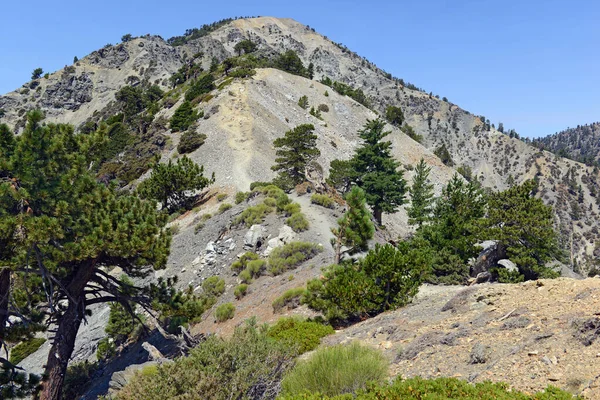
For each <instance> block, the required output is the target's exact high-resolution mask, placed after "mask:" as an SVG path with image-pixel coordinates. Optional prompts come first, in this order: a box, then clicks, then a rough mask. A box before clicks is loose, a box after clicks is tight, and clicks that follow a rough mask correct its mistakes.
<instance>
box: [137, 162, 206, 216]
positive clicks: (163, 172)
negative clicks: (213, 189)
mask: <svg viewBox="0 0 600 400" xmlns="http://www.w3.org/2000/svg"><path fill="white" fill-rule="evenodd" d="M214 181H215V174H214V173H213V174H212V177H211V178H210V179H209V178H206V177H205V176H204V166H199V165H198V164H196V163H194V162H193V161H192V160H190V159H189V158H188V157H187V156H183V157H181V158H179V159H178V160H177V162H176V163H175V164H174V163H173V162H172V161H171V160H169V162H168V163H166V164H164V163H159V164H156V165H155V166H154V169H153V170H152V174H151V175H150V178H148V179H146V180H145V181H143V182H142V183H141V184H140V186H139V187H138V193H139V195H140V196H141V197H142V198H146V199H154V200H157V201H159V202H160V203H161V204H162V208H163V209H164V210H169V211H170V212H173V211H176V210H177V209H179V208H181V207H184V206H186V203H187V202H188V201H189V199H190V197H191V194H190V193H191V192H193V191H196V190H201V189H204V188H205V187H207V186H208V185H210V184H212V183H214Z"/></svg>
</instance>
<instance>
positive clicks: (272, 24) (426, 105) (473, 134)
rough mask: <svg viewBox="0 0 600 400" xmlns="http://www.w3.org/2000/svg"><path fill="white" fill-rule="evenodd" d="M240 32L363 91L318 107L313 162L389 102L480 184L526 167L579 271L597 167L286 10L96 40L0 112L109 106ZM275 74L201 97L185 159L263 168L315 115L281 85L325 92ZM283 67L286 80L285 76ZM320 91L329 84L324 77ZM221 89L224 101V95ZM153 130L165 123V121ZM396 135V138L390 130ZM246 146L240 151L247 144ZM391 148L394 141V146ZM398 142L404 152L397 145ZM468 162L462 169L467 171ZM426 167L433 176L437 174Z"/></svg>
mask: <svg viewBox="0 0 600 400" xmlns="http://www.w3.org/2000/svg"><path fill="white" fill-rule="evenodd" d="M245 38H246V39H250V40H252V41H253V42H255V43H257V44H258V49H259V52H260V53H261V54H262V55H264V56H269V55H274V54H279V53H282V52H284V51H286V50H289V49H292V50H294V51H296V52H297V54H298V55H299V56H300V58H301V59H302V60H303V61H304V63H305V65H308V64H309V63H312V64H313V66H314V79H315V80H320V79H322V78H325V77H326V78H330V79H331V80H333V81H339V82H342V83H344V84H348V85H350V86H351V87H353V88H355V89H361V90H362V91H363V92H364V93H365V94H366V95H367V98H368V102H369V103H370V106H371V109H372V110H373V111H368V110H366V109H364V108H363V107H362V106H361V105H359V104H357V103H355V102H350V101H349V100H348V99H346V100H348V104H352V105H351V106H348V105H346V104H345V103H340V104H343V107H341V108H340V109H339V110H338V109H335V107H331V110H332V111H331V112H330V113H329V114H327V115H326V116H325V122H324V123H326V124H328V126H327V127H325V126H321V125H318V131H319V134H320V136H321V138H322V139H321V142H320V144H321V145H322V146H323V148H324V149H325V151H323V154H324V155H323V156H322V158H321V160H320V164H321V166H322V167H324V168H325V169H326V168H327V167H328V161H329V160H331V159H333V158H336V157H342V158H343V156H344V155H347V156H349V154H350V153H349V152H350V150H351V148H352V145H353V144H354V142H352V140H353V139H350V138H351V136H348V135H353V134H355V132H356V130H357V129H358V127H359V126H360V124H361V123H362V122H363V121H364V119H365V118H373V117H374V116H375V115H376V114H374V113H373V112H379V113H382V112H383V111H384V109H385V107H386V106H388V105H398V106H400V107H401V108H402V110H403V111H404V114H405V116H406V122H407V123H408V124H409V125H411V126H412V127H413V128H414V130H415V131H416V133H417V134H419V135H421V136H422V137H423V145H424V146H425V147H426V148H427V149H428V150H429V152H433V151H434V150H436V149H439V148H440V147H441V146H444V147H445V148H446V149H447V150H448V154H449V156H450V158H451V160H452V165H453V166H454V167H456V168H458V167H461V168H462V169H461V170H462V171H463V173H464V174H465V175H471V179H478V180H480V181H481V182H482V183H483V185H484V186H486V187H488V188H490V189H493V190H502V189H505V188H507V187H508V186H510V185H511V184H513V183H520V182H522V181H524V180H526V179H532V178H534V179H536V180H537V181H538V182H539V191H538V192H539V195H540V196H541V197H542V198H543V199H544V200H545V201H546V202H547V203H548V204H551V205H553V206H554V207H555V209H556V211H557V220H556V223H557V227H559V229H560V232H561V240H562V243H563V246H564V248H565V249H566V250H567V252H568V253H569V254H570V258H571V266H576V269H580V270H581V272H584V273H585V272H586V271H587V270H588V269H590V268H591V266H592V263H593V262H592V261H593V258H594V257H595V254H594V251H595V250H596V242H597V241H598V239H599V238H600V236H599V235H600V233H599V231H598V226H597V225H598V218H597V216H598V213H599V212H600V209H599V206H598V204H597V201H596V199H597V198H598V197H597V193H598V192H599V188H600V185H599V179H600V178H599V175H598V171H597V170H595V169H593V168H591V167H586V166H585V165H583V164H580V163H577V162H574V161H571V160H566V159H563V158H560V157H557V156H555V155H554V154H551V153H549V152H544V151H540V150H539V149H537V148H535V147H533V146H530V145H528V144H526V143H524V142H522V141H520V140H518V139H511V138H509V137H508V136H506V135H503V134H502V133H500V132H498V131H496V130H495V129H494V128H492V127H491V126H490V125H489V123H486V121H485V118H483V117H479V116H475V115H472V114H470V113H469V112H468V111H465V110H462V109H461V108H460V107H458V106H457V105H454V104H452V103H450V102H448V101H443V100H440V99H438V98H436V97H435V96H432V95H430V94H426V93H423V92H422V91H419V90H416V88H415V87H414V86H412V85H409V84H405V83H404V81H402V80H400V79H395V78H393V77H391V75H390V74H388V73H386V72H384V71H382V70H380V69H379V68H377V67H376V66H375V65H373V64H372V63H370V62H369V61H367V60H365V59H364V58H361V57H360V56H358V55H357V54H355V53H353V52H351V51H350V50H348V49H347V48H345V47H344V46H342V45H339V44H336V43H333V42H332V41H330V40H328V39H327V38H326V37H323V36H322V35H320V34H318V33H316V32H314V30H312V29H310V28H309V27H306V26H304V25H302V24H300V23H298V22H296V21H293V20H290V19H277V18H271V17H261V18H251V19H239V20H234V21H232V22H230V23H227V24H224V25H223V26H221V27H220V28H218V29H216V30H214V31H211V32H205V34H204V36H201V37H199V38H195V39H194V38H192V37H190V38H189V40H183V41H180V43H174V44H180V45H178V46H171V45H169V44H168V43H167V42H165V41H164V40H163V39H162V38H160V37H152V36H146V37H142V38H136V39H134V40H132V41H129V42H127V43H122V44H119V45H115V46H107V47H105V48H103V49H101V50H99V51H96V52H93V53H92V54H90V55H88V56H87V57H85V58H83V59H82V60H80V61H78V62H77V63H76V64H75V65H74V66H70V67H66V68H65V69H63V70H60V71H57V72H55V73H53V74H50V75H49V76H48V78H41V79H39V80H35V81H32V82H29V83H27V84H25V85H24V86H23V87H22V88H20V89H19V90H17V91H15V92H12V93H9V94H7V95H5V96H2V97H0V109H3V110H4V116H3V117H2V121H3V122H7V123H8V124H10V125H12V126H14V127H17V128H22V127H23V126H24V119H23V116H24V114H25V112H26V111H27V110H29V109H32V108H35V107H41V108H43V109H44V110H45V111H46V112H47V114H48V116H49V118H50V120H54V121H59V122H70V123H73V124H75V125H79V124H82V123H84V122H85V121H88V120H90V119H92V120H93V119H94V118H96V116H97V115H104V113H106V112H107V110H110V107H111V102H113V100H114V94H115V92H116V91H117V90H118V89H119V88H120V87H123V86H124V85H127V84H133V85H135V84H138V83H139V82H143V81H146V82H149V83H151V84H157V85H159V86H160V87H162V88H163V89H164V90H168V89H170V87H171V84H170V82H169V80H168V79H169V78H170V77H171V76H172V74H173V73H174V72H176V71H177V70H178V69H179V68H180V67H181V66H182V65H184V64H185V63H189V60H191V59H193V58H194V57H199V62H200V64H201V65H202V66H203V67H204V69H205V70H208V69H209V67H210V64H211V62H212V60H213V58H216V59H217V60H218V61H222V60H223V59H225V58H227V57H229V56H232V55H234V54H235V49H234V47H235V45H236V44H237V43H239V42H240V40H242V39H245ZM285 75H287V74H285V73H282V72H277V71H261V72H259V74H258V75H257V76H256V77H254V78H253V79H251V80H250V81H249V82H250V83H244V85H246V86H248V87H247V88H246V87H244V88H243V89H244V92H241V91H240V89H242V88H241V87H239V85H240V84H239V83H236V84H234V86H233V87H231V88H228V89H227V90H224V91H221V92H219V96H218V97H219V98H218V99H213V100H211V102H209V103H208V104H207V105H206V107H204V109H205V111H206V112H207V115H209V116H210V114H212V113H213V111H215V115H216V118H213V117H210V118H209V119H208V120H207V121H203V122H202V123H201V124H200V127H199V129H200V130H202V131H203V132H204V133H206V134H207V135H208V136H209V139H208V141H207V144H206V145H205V146H203V147H202V148H201V150H200V151H199V152H198V153H197V154H196V155H195V156H194V157H195V158H196V160H200V157H203V158H202V160H201V161H202V162H203V163H205V164H207V165H208V169H209V170H211V169H212V170H215V172H216V173H217V181H218V182H219V183H220V184H231V185H234V186H236V187H237V188H240V189H246V188H247V185H248V183H249V182H250V181H252V180H255V179H258V178H259V177H262V176H264V175H265V174H270V173H271V172H270V171H269V170H268V168H265V167H268V166H269V165H271V163H272V159H273V154H274V153H273V150H272V149H269V150H268V151H266V149H267V148H268V147H269V144H270V142H271V140H272V139H273V138H274V137H275V135H279V134H282V133H283V132H284V131H285V130H286V129H288V128H289V127H290V126H293V125H294V124H296V123H299V122H306V121H312V122H313V123H315V124H317V123H319V122H318V121H316V122H315V121H313V120H312V119H311V117H310V116H307V115H306V113H303V110H301V109H299V108H296V109H294V111H293V112H287V111H286V112H284V111H282V110H281V109H280V107H282V106H293V105H294V104H293V102H294V101H297V97H295V95H292V94H291V93H293V92H289V88H290V87H294V85H295V87H298V86H300V87H303V88H302V90H300V91H299V92H298V93H299V94H300V92H302V93H303V94H306V95H308V96H309V97H312V100H311V104H312V103H314V104H315V105H316V104H319V103H324V104H327V102H326V101H325V100H326V99H325V98H324V92H325V90H328V88H326V87H325V86H323V85H321V84H319V83H317V82H316V81H313V82H308V81H305V80H303V79H297V78H285V79H283V77H284V76H285ZM276 77H282V78H281V79H279V78H276ZM286 79H288V80H289V79H291V81H290V82H289V83H286V82H285V81H286ZM277 85H281V90H280V89H278V91H279V92H280V93H283V94H281V95H279V97H278V96H277V95H274V96H271V94H270V93H269V92H270V91H271V90H273V89H272V88H273V87H274V86H277ZM286 85H287V86H286ZM311 85H312V87H310V86H311ZM304 86H308V87H304ZM284 88H285V90H282V89H284ZM411 88H412V89H411ZM230 92H231V93H233V95H230V94H229V93H230ZM304 92H306V93H304ZM328 92H329V93H330V94H334V90H333V89H332V88H329V90H328ZM228 96H229V97H231V98H230V99H229V100H231V101H227V102H225V100H224V99H227V98H228ZM336 98H337V97H336ZM221 103H222V104H221ZM217 106H219V108H216V107H217ZM173 110H174V108H173V109H169V110H165V111H162V112H161V113H162V114H161V113H159V114H158V116H160V115H164V116H167V117H168V116H170V115H171V114H172V112H173ZM217 110H219V111H217ZM259 111H260V112H259ZM330 116H331V117H330ZM286 118H287V119H288V120H289V122H287V121H286V120H285V119H286ZM328 118H329V119H331V118H333V120H332V121H329V120H328ZM335 120H339V121H340V123H339V124H337V123H336V122H335ZM217 121H219V122H217ZM284 121H285V122H284ZM203 124H205V125H206V126H203ZM158 129H159V130H160V128H158ZM395 132H396V131H395ZM162 133H164V134H166V135H170V133H169V132H168V130H167V129H165V128H163V132H162ZM222 133H224V134H226V137H227V141H226V142H225V141H220V140H215V138H217V137H219V138H220V137H225V136H221V134H222ZM215 135H218V136H215ZM175 136H176V135H175ZM394 136H395V137H401V136H403V135H400V134H394ZM354 140H355V139H354ZM174 141H175V142H176V139H175V137H174ZM332 141H333V142H334V143H336V144H338V143H337V142H340V143H339V144H340V146H339V147H338V148H337V149H336V148H335V147H334V146H333V145H330V144H331V142H332ZM225 144H226V146H225ZM395 145H397V146H404V145H403V144H402V143H399V142H396V143H395ZM411 146H417V147H415V148H418V144H416V143H411ZM249 149H250V150H251V153H248V150H249ZM256 150H259V151H258V152H257V151H256ZM407 150H408V149H407ZM424 152H425V150H420V151H419V152H417V153H416V154H421V153H423V154H431V153H429V152H425V153H424ZM400 153H402V152H400V151H399V149H398V148H397V150H396V155H399V154H400ZM216 154H219V156H220V157H219V158H220V159H221V160H224V159H227V160H231V161H230V162H229V163H228V164H226V165H218V167H219V168H218V169H217V168H215V167H216V166H217V164H218V163H213V162H212V161H211V160H210V158H211V157H215V155H216ZM403 154H406V155H409V154H415V153H414V152H412V151H405V152H403ZM222 155H226V157H221V156H222ZM410 158H411V159H408V158H406V161H404V160H402V161H403V162H407V163H410V161H412V159H414V158H415V157H413V156H411V157H410ZM433 160H437V159H435V158H433V157H430V158H429V159H428V161H430V163H436V162H438V163H439V161H433ZM446 162H448V160H446ZM213 165H214V167H213ZM449 165H450V163H449ZM469 170H470V174H469V173H467V172H468V171H469ZM465 171H467V172H465ZM325 173H326V172H325ZM435 174H437V173H435ZM435 174H434V175H435ZM435 179H436V180H437V181H438V182H443V181H444V177H442V176H436V178H435ZM403 230H404V229H401V230H399V231H398V233H401V231H403Z"/></svg>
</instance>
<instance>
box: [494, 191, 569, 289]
mask: <svg viewBox="0 0 600 400" xmlns="http://www.w3.org/2000/svg"><path fill="white" fill-rule="evenodd" d="M534 186H535V183H534V182H533V181H531V180H529V181H526V182H524V183H523V184H521V185H517V186H513V187H511V188H510V189H507V190H505V191H503V192H500V193H497V194H495V195H494V196H492V197H491V198H490V200H489V212H488V217H487V219H486V220H485V221H484V225H485V227H486V228H487V231H486V232H485V237H486V239H490V240H497V241H498V245H499V247H500V249H501V250H503V251H505V252H506V255H507V256H508V258H510V260H512V261H513V262H514V263H515V264H517V267H518V268H519V272H520V273H521V274H522V275H523V276H524V278H525V279H538V278H550V277H556V276H557V274H556V273H555V272H554V271H552V270H551V269H550V268H547V267H545V264H546V263H547V262H548V261H551V260H553V259H555V258H559V257H560V256H561V253H560V250H559V247H558V238H557V234H556V232H555V231H554V228H553V216H554V213H553V211H552V207H551V206H547V205H545V204H544V202H543V201H542V200H541V199H538V198H535V197H533V196H532V195H531V193H532V191H533V189H534Z"/></svg>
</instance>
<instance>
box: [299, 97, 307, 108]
mask: <svg viewBox="0 0 600 400" xmlns="http://www.w3.org/2000/svg"><path fill="white" fill-rule="evenodd" d="M298 105H299V106H300V107H302V108H303V109H305V110H306V109H307V108H308V97H306V96H302V97H300V99H299V100H298Z"/></svg>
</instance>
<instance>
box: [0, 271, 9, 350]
mask: <svg viewBox="0 0 600 400" xmlns="http://www.w3.org/2000/svg"><path fill="white" fill-rule="evenodd" d="M9 291H10V268H8V267H5V268H2V269H1V270H0V342H3V341H4V334H5V332H4V331H5V330H6V321H8V292H9Z"/></svg>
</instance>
